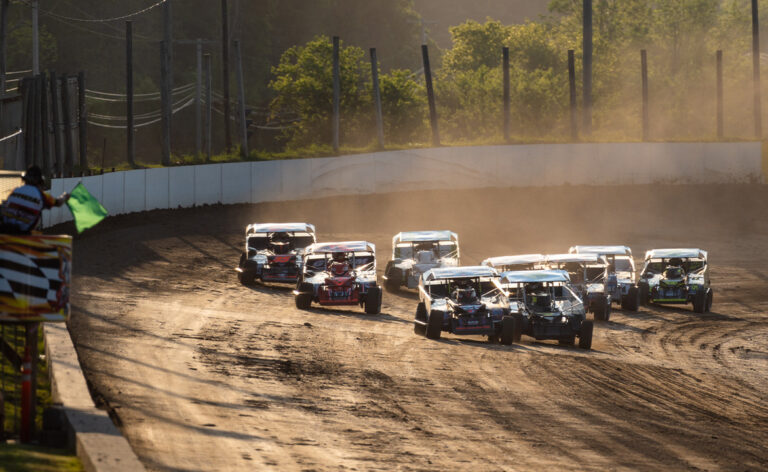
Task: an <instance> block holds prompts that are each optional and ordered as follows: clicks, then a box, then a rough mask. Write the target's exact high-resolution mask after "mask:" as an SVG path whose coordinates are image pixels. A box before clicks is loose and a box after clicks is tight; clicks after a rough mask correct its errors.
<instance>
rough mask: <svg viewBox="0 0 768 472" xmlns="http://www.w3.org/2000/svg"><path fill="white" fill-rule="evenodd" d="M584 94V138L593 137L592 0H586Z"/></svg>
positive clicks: (584, 12) (584, 16) (584, 15)
mask: <svg viewBox="0 0 768 472" xmlns="http://www.w3.org/2000/svg"><path fill="white" fill-rule="evenodd" d="M582 16H583V20H584V24H583V36H584V37H583V48H584V57H583V66H584V70H583V74H584V78H583V83H582V87H583V92H584V98H583V100H582V106H583V113H584V118H583V120H584V123H583V126H582V130H583V133H584V136H592V0H584V11H583V15H582Z"/></svg>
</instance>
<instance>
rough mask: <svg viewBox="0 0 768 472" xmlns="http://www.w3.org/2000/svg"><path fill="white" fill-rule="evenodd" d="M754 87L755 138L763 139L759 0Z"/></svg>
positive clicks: (754, 19) (754, 17)
mask: <svg viewBox="0 0 768 472" xmlns="http://www.w3.org/2000/svg"><path fill="white" fill-rule="evenodd" d="M752 87H753V90H754V105H753V106H754V114H755V137H756V138H757V139H762V137H763V112H762V107H761V100H760V18H759V16H758V11H757V0H752Z"/></svg>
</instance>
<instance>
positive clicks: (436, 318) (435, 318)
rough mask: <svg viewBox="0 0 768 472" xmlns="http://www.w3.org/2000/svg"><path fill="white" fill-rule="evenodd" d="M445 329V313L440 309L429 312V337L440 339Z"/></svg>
mask: <svg viewBox="0 0 768 472" xmlns="http://www.w3.org/2000/svg"><path fill="white" fill-rule="evenodd" d="M442 331H443V313H442V312H439V311H432V312H430V313H429V319H428V320H427V332H426V335H427V338H428V339H440V334H441V332H442Z"/></svg>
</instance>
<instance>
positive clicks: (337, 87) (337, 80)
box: [331, 36, 341, 154]
mask: <svg viewBox="0 0 768 472" xmlns="http://www.w3.org/2000/svg"><path fill="white" fill-rule="evenodd" d="M340 73H341V72H340V66H339V37H338V36H334V37H333V116H332V118H331V119H332V123H333V152H334V153H336V154H338V153H339V128H340V117H339V114H340V111H339V109H340V103H339V102H340V101H341V77H339V75H340Z"/></svg>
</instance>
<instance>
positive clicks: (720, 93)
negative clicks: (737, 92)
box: [715, 50, 724, 139]
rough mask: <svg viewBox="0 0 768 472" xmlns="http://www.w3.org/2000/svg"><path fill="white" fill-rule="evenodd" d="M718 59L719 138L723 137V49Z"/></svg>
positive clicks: (718, 52) (717, 56)
mask: <svg viewBox="0 0 768 472" xmlns="http://www.w3.org/2000/svg"><path fill="white" fill-rule="evenodd" d="M715 58H716V60H717V139H723V134H724V133H723V128H724V126H723V51H722V50H718V51H717V54H716V55H715Z"/></svg>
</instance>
